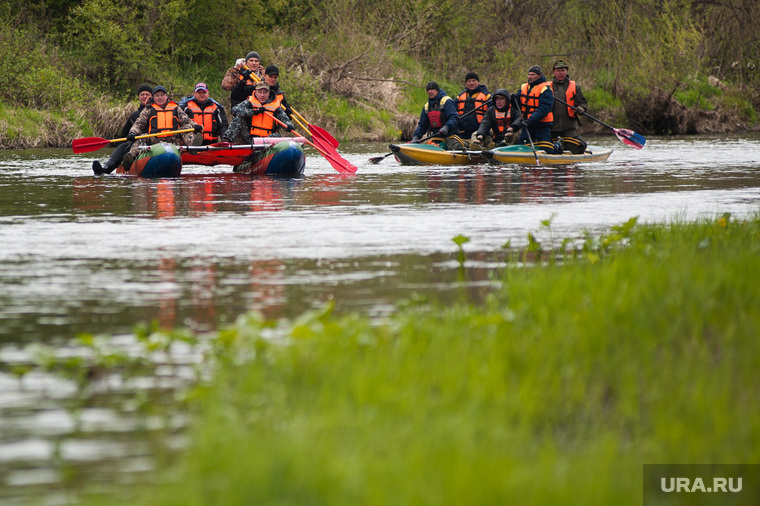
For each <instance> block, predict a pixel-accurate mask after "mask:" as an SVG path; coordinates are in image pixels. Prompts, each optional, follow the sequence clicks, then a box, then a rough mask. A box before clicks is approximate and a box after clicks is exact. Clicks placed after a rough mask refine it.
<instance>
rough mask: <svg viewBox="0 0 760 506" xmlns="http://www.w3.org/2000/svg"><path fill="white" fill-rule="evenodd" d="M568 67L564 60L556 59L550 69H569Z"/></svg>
mask: <svg viewBox="0 0 760 506" xmlns="http://www.w3.org/2000/svg"><path fill="white" fill-rule="evenodd" d="M569 68H570V67H569V66H568V64H567V63H566V62H565V60H557V61H555V62H554V65H552V69H569Z"/></svg>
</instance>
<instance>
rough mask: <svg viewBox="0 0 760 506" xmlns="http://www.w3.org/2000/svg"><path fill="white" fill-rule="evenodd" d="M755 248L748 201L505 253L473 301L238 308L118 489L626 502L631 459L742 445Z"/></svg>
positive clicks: (197, 500) (707, 455)
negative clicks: (275, 311)
mask: <svg viewBox="0 0 760 506" xmlns="http://www.w3.org/2000/svg"><path fill="white" fill-rule="evenodd" d="M758 255H760V219H758V218H755V219H752V220H750V221H748V222H740V221H736V220H732V219H730V218H729V217H727V216H724V217H722V218H720V219H718V220H712V221H705V222H700V223H693V224H671V225H648V226H638V225H635V220H632V221H631V222H629V223H628V224H626V225H623V226H620V227H616V228H615V230H613V232H612V233H611V234H609V235H608V236H605V237H603V238H601V239H600V240H592V239H588V240H587V241H586V243H585V245H584V247H583V248H582V249H581V250H578V251H576V252H575V253H574V254H570V253H568V254H566V255H565V262H563V264H564V265H560V264H559V263H557V262H554V261H551V262H549V263H545V264H543V265H533V266H531V267H519V266H516V265H510V266H506V267H505V268H504V270H503V272H502V273H501V276H502V279H503V281H504V286H503V289H501V290H498V291H497V292H496V293H494V294H493V296H492V297H491V298H490V299H489V301H488V302H487V303H486V304H485V305H484V306H475V305H470V304H461V305H457V306H455V307H436V306H432V307H431V306H428V305H417V304H414V303H411V302H410V303H408V304H406V305H404V306H402V307H401V308H400V310H399V312H398V313H397V314H395V315H393V316H391V317H388V318H387V319H385V320H383V321H382V322H379V323H378V322H375V323H373V322H371V321H370V320H369V319H367V318H366V317H363V316H357V315H350V316H342V317H337V316H334V315H332V314H331V313H330V311H329V308H328V309H327V310H325V311H324V312H315V313H310V314H307V315H304V316H303V317H301V318H300V319H299V320H297V321H294V322H290V323H287V324H282V323H280V324H278V326H279V328H280V329H281V330H284V331H285V334H286V335H285V338H284V341H273V340H272V339H265V338H262V337H260V333H261V331H262V330H263V329H265V328H268V327H270V326H272V325H273V322H264V321H262V320H261V319H260V317H258V316H257V315H255V314H250V315H246V316H244V317H241V319H240V320H239V321H238V322H237V324H236V325H235V326H234V327H233V328H230V329H227V330H225V331H224V332H221V333H220V334H219V336H218V341H217V342H218V343H219V344H220V345H221V344H222V343H224V346H220V350H223V351H222V352H221V353H220V355H219V356H220V360H221V362H220V363H219V364H218V365H219V367H218V373H217V374H216V377H215V379H214V381H213V383H212V384H211V385H210V386H208V387H207V388H203V389H201V390H200V391H199V397H198V402H197V404H196V405H195V409H196V412H195V424H194V427H193V429H192V430H191V432H190V438H189V440H190V442H191V443H190V447H189V449H188V451H187V452H186V454H185V455H184V457H183V458H182V460H181V463H180V464H179V466H178V467H176V468H173V469H171V470H167V471H165V474H164V475H163V477H164V478H165V479H168V484H166V485H163V486H160V487H158V488H157V489H155V490H154V489H149V490H148V491H147V492H145V493H138V492H135V491H134V489H133V490H132V491H131V492H129V493H127V492H120V493H123V494H126V495H125V496H124V497H125V501H126V502H130V501H134V500H138V502H139V503H140V504H183V505H195V504H197V505H201V504H203V505H214V504H219V505H222V504H223V505H238V504H239V505H244V504H272V505H274V504H277V505H285V504H293V505H304V504H331V505H342V504H345V505H355V504H363V505H373V504H394V505H397V504H430V505H439V504H510V503H513V504H515V503H519V504H535V505H556V504H578V505H605V506H606V505H609V504H624V505H639V504H641V501H642V498H641V489H642V485H641V476H642V464H644V463H752V462H757V461H758V460H759V459H760V447H759V446H758V445H757V444H756V443H752V441H757V440H758V436H759V434H758V432H759V431H758V428H757V427H758V426H757V423H756V420H757V419H758V417H760V404H759V403H758V402H757V399H758V395H760V373H758V368H757V357H758V356H760V343H759V341H758V339H757V329H758V328H760V316H758V311H757V308H758V307H760V290H758V289H757V280H758V279H760V261H758V260H759V259H758ZM544 258H545V259H546V257H544ZM462 265H463V266H464V267H465V268H466V260H465V259H462ZM243 357H246V358H243ZM111 501H112V499H109V500H108V502H109V503H110V502H111Z"/></svg>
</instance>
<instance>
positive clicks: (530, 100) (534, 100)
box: [520, 81, 554, 123]
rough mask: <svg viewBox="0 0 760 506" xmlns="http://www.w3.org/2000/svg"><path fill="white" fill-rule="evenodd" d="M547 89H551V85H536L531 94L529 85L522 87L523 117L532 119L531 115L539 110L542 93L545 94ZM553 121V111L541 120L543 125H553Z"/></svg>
mask: <svg viewBox="0 0 760 506" xmlns="http://www.w3.org/2000/svg"><path fill="white" fill-rule="evenodd" d="M547 87H549V88H550V89H551V86H549V83H547V82H546V81H544V82H543V83H540V84H537V85H535V86H534V87H533V89H532V90H530V92H529V91H528V83H523V85H522V87H521V88H520V110H521V111H522V114H523V117H524V118H525V119H528V118H530V115H531V114H533V113H534V112H535V111H536V109H538V99H539V97H540V96H541V93H543V92H544V90H545V89H546V88H547ZM553 121H554V114H552V112H551V111H549V114H547V115H546V116H544V117H543V118H542V119H541V123H551V122H553Z"/></svg>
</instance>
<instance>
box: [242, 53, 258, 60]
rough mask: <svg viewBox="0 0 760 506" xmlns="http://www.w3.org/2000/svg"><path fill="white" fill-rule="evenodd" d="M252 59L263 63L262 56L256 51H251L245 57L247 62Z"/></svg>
mask: <svg viewBox="0 0 760 506" xmlns="http://www.w3.org/2000/svg"><path fill="white" fill-rule="evenodd" d="M251 58H256V59H257V60H259V61H261V56H259V53H257V52H256V51H251V52H250V53H248V54H247V55H245V59H246V60H250V59H251Z"/></svg>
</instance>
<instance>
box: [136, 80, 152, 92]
mask: <svg viewBox="0 0 760 506" xmlns="http://www.w3.org/2000/svg"><path fill="white" fill-rule="evenodd" d="M143 91H147V92H148V93H153V88H151V86H150V84H147V83H143V84H141V85H140V87H139V88H137V94H138V95H139V94H140V93H142V92H143Z"/></svg>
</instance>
